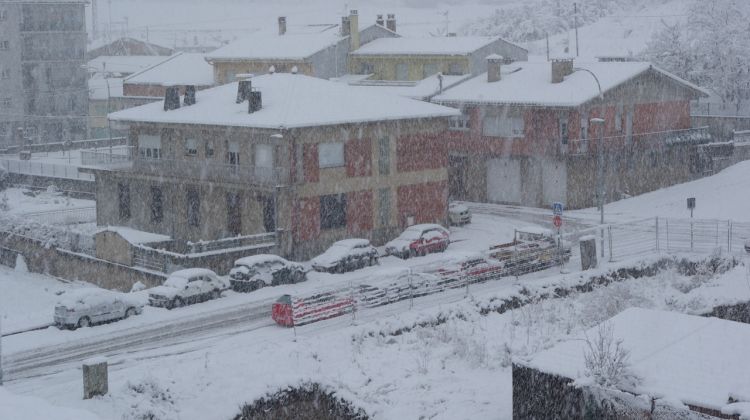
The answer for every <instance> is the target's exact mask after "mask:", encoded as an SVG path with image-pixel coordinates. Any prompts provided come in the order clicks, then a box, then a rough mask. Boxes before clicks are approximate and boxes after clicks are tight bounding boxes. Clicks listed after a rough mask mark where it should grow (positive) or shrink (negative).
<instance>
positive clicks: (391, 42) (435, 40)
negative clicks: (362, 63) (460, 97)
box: [351, 36, 498, 56]
mask: <svg viewBox="0 0 750 420" xmlns="http://www.w3.org/2000/svg"><path fill="white" fill-rule="evenodd" d="M497 40H498V38H495V37H488V36H441V37H437V36H435V37H402V38H378V39H375V40H373V41H370V42H368V43H367V44H365V45H363V46H361V47H360V48H359V49H358V50H356V51H354V52H352V53H351V54H352V55H353V56H368V55H468V54H471V53H472V52H474V51H476V50H478V49H480V48H482V47H484V46H486V45H489V44H491V43H493V42H495V41H497Z"/></svg>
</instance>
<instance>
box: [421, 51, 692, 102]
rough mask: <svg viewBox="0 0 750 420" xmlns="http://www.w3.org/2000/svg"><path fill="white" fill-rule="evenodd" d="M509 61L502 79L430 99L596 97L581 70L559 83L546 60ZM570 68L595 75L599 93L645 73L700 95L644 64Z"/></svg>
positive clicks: (474, 82)
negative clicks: (586, 70) (665, 79)
mask: <svg viewBox="0 0 750 420" xmlns="http://www.w3.org/2000/svg"><path fill="white" fill-rule="evenodd" d="M531 60H533V58H530V61H527V62H526V61H523V62H513V63H511V64H507V65H503V69H502V78H501V80H499V81H497V82H488V81H487V73H484V74H481V75H479V76H477V77H475V78H473V79H471V80H468V81H466V82H464V83H461V84H459V85H458V86H455V87H452V88H450V89H448V90H447V91H446V92H445V93H443V94H441V95H437V96H435V97H434V98H433V100H434V102H437V103H464V102H468V103H482V104H516V105H540V106H563V107H574V106H579V105H581V104H584V103H586V102H588V101H590V100H592V99H594V98H596V97H598V96H599V94H600V92H599V88H598V86H597V83H596V80H594V78H593V77H592V76H591V74H588V73H587V72H585V71H574V72H573V74H570V75H568V76H566V77H565V79H564V80H563V81H562V82H560V83H552V82H551V72H552V66H551V63H549V62H547V61H531ZM573 66H574V68H575V67H578V68H584V69H588V70H589V71H591V72H593V73H594V74H596V76H597V78H598V79H599V83H600V84H601V91H602V93H607V92H608V91H609V90H611V89H613V88H615V87H617V86H619V85H621V84H623V83H625V82H627V81H629V80H631V79H633V78H635V77H637V76H639V75H641V74H643V73H645V72H647V71H654V72H656V73H657V74H661V75H663V76H666V77H669V78H672V79H675V80H677V81H678V82H680V83H683V84H685V85H687V86H689V87H691V88H693V89H694V90H696V91H697V92H698V94H699V95H701V94H703V93H704V92H703V91H702V90H701V89H700V88H698V87H697V86H694V85H693V84H691V83H689V82H686V81H684V80H681V79H679V78H677V77H676V76H673V75H671V74H669V73H667V72H664V71H663V70H660V69H658V68H657V67H654V66H652V65H651V64H649V63H645V62H625V63H620V62H598V61H591V62H584V61H574V62H573Z"/></svg>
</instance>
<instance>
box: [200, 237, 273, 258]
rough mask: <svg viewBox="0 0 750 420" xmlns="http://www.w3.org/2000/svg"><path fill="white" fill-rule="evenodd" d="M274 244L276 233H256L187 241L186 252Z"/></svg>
mask: <svg viewBox="0 0 750 420" xmlns="http://www.w3.org/2000/svg"><path fill="white" fill-rule="evenodd" d="M275 244H276V233H274V232H270V233H261V234H258V235H246V236H236V237H234V238H224V239H218V240H215V241H199V242H188V243H187V247H188V253H189V254H199V253H202V252H213V251H220V250H224V249H230V248H244V247H252V246H268V245H270V246H274V245H275Z"/></svg>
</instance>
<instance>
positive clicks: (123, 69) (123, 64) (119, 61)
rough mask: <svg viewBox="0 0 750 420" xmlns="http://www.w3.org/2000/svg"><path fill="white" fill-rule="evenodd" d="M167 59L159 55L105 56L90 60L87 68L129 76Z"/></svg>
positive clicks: (98, 71)
mask: <svg viewBox="0 0 750 420" xmlns="http://www.w3.org/2000/svg"><path fill="white" fill-rule="evenodd" d="M166 59H167V57H164V56H159V55H117V56H107V55H103V56H100V57H97V58H95V59H93V60H90V61H89V62H88V63H87V66H88V67H93V68H94V69H96V71H97V73H104V72H106V73H109V74H113V73H114V74H116V73H119V74H122V75H129V74H133V73H137V72H139V71H141V70H144V69H147V68H149V67H151V66H153V65H156V64H158V63H161V62H162V61H164V60H166ZM89 71H93V69H90V70H89Z"/></svg>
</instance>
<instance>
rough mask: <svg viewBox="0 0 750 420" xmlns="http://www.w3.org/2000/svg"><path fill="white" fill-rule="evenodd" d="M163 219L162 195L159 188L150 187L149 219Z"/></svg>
mask: <svg viewBox="0 0 750 420" xmlns="http://www.w3.org/2000/svg"><path fill="white" fill-rule="evenodd" d="M162 220H164V196H163V195H162V192H161V188H159V187H151V221H152V222H153V223H161V221H162Z"/></svg>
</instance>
